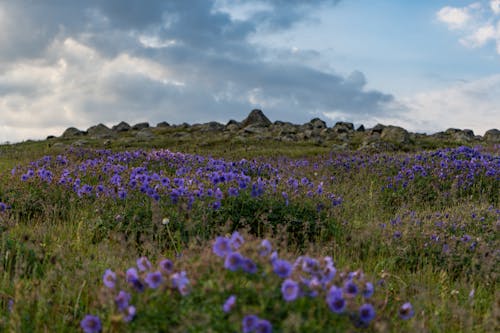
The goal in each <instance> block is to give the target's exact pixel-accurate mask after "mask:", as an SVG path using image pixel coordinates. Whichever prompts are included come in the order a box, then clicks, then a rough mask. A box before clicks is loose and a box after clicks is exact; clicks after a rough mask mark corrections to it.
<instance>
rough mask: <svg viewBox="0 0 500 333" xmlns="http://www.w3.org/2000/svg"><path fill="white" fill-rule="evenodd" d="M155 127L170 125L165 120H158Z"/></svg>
mask: <svg viewBox="0 0 500 333" xmlns="http://www.w3.org/2000/svg"><path fill="white" fill-rule="evenodd" d="M156 127H160V128H161V127H170V124H169V123H167V122H166V121H162V122H159V123H158V124H156Z"/></svg>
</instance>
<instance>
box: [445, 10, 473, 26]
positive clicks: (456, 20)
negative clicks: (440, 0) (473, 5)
mask: <svg viewBox="0 0 500 333" xmlns="http://www.w3.org/2000/svg"><path fill="white" fill-rule="evenodd" d="M437 18H438V19H439V20H440V21H441V22H444V23H446V24H447V25H448V27H449V28H450V29H461V28H464V27H465V26H466V25H467V23H468V22H469V21H470V19H471V17H470V14H469V9H468V8H467V7H465V8H455V7H449V6H447V7H443V8H441V10H439V11H438V12H437Z"/></svg>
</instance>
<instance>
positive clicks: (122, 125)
mask: <svg viewBox="0 0 500 333" xmlns="http://www.w3.org/2000/svg"><path fill="white" fill-rule="evenodd" d="M130 128H131V127H130V125H129V124H127V123H126V122H124V121H122V122H120V123H119V124H118V125H115V126H113V127H111V130H113V131H115V132H126V131H130Z"/></svg>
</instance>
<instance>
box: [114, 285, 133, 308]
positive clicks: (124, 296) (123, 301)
mask: <svg viewBox="0 0 500 333" xmlns="http://www.w3.org/2000/svg"><path fill="white" fill-rule="evenodd" d="M130 298H131V296H130V294H129V293H127V292H126V291H123V290H120V292H119V293H118V295H117V296H116V297H115V304H116V307H117V308H118V310H120V311H124V310H125V309H126V308H127V307H128V302H130Z"/></svg>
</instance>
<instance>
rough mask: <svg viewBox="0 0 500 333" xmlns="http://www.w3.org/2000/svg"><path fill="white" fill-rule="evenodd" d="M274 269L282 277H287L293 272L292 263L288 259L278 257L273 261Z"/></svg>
mask: <svg viewBox="0 0 500 333" xmlns="http://www.w3.org/2000/svg"><path fill="white" fill-rule="evenodd" d="M273 271H274V273H276V275H278V276H279V277H280V278H283V279H285V278H287V277H289V276H290V274H292V265H291V264H290V263H289V262H288V261H286V260H283V259H276V260H275V261H274V262H273Z"/></svg>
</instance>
